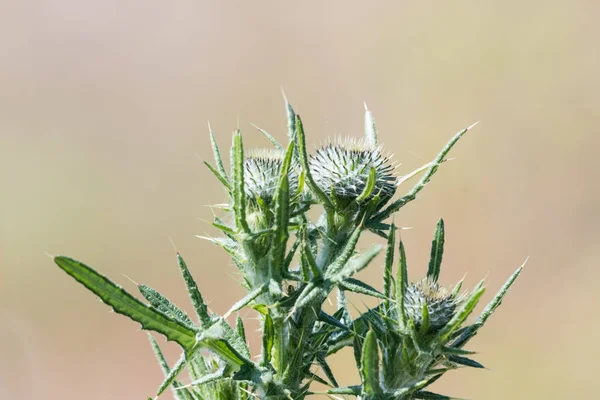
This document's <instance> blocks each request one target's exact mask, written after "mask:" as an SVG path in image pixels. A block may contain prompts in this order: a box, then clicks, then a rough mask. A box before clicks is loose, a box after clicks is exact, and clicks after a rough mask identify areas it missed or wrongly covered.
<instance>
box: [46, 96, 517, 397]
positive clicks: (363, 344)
mask: <svg viewBox="0 0 600 400" xmlns="http://www.w3.org/2000/svg"><path fill="white" fill-rule="evenodd" d="M286 111H287V117H288V144H287V145H285V146H284V145H282V144H280V143H278V142H277V141H276V140H275V139H274V137H273V136H272V135H270V134H269V133H268V132H266V131H264V130H262V129H259V130H260V131H261V132H262V133H263V134H264V135H265V137H266V138H267V139H268V140H269V141H270V142H271V144H272V145H273V147H274V149H271V150H262V151H253V152H249V154H250V155H247V154H246V153H247V152H246V150H245V148H244V145H243V140H242V135H241V133H240V132H239V131H236V132H234V134H233V140H232V146H231V150H230V160H229V161H230V167H229V169H228V170H227V169H226V168H225V163H224V160H223V158H222V156H221V151H220V149H219V147H218V145H217V141H216V139H215V136H214V135H213V133H212V131H211V132H210V139H211V144H212V148H213V153H214V164H210V163H206V165H207V166H208V168H209V169H210V170H211V171H212V173H213V174H214V175H215V176H216V178H217V179H218V180H219V181H220V182H221V183H222V185H223V187H224V189H225V192H226V193H227V196H228V204H227V207H225V211H224V213H225V215H223V216H221V217H222V219H221V218H218V217H215V220H214V223H213V225H214V226H215V227H216V228H217V229H218V230H219V231H220V235H219V236H217V237H212V238H209V240H210V241H211V242H212V243H214V244H215V245H217V246H219V247H221V248H223V249H224V250H225V251H226V252H227V253H228V254H229V255H230V256H231V259H232V260H233V262H234V264H235V266H236V267H237V268H238V269H239V271H240V273H241V276H242V279H241V280H240V282H241V284H242V285H243V286H244V288H245V289H246V291H247V294H246V295H245V296H244V297H243V298H242V299H239V300H238V301H237V302H235V303H234V304H233V305H232V306H231V308H230V309H229V310H228V311H227V312H226V313H225V314H223V315H218V314H214V313H212V312H210V311H209V309H208V307H207V305H206V303H205V302H204V300H203V298H202V295H201V292H200V290H199V288H198V285H197V283H196V281H195V280H194V278H193V277H192V274H191V272H190V270H189V268H188V266H187V265H186V263H185V262H184V260H183V258H182V257H181V256H180V255H179V254H177V263H178V266H179V270H180V273H181V274H182V276H183V279H184V282H185V284H186V288H187V292H188V294H189V297H190V301H191V303H192V305H193V308H194V311H195V315H188V314H186V312H184V311H183V310H182V309H180V308H179V307H177V306H176V305H175V304H173V303H172V302H171V301H170V300H169V299H168V298H167V297H165V296H164V295H163V294H161V293H159V292H158V291H156V290H155V289H153V288H150V287H148V286H145V285H138V290H139V292H140V294H141V296H142V297H143V299H144V300H145V301H142V300H140V299H138V298H137V297H135V296H133V295H131V294H130V293H128V292H127V291H125V290H124V289H123V288H121V287H120V286H118V285H116V284H115V283H113V282H112V281H111V280H109V279H108V278H107V277H104V276H103V275H101V274H100V273H98V272H97V271H95V270H94V269H92V268H90V267H89V266H87V265H85V264H83V263H81V262H79V261H76V260H74V259H71V258H68V257H63V256H59V257H56V258H55V262H56V264H57V265H58V266H59V267H60V268H62V269H63V270H64V271H65V272H67V273H68V274H69V275H71V276H72V277H73V278H75V279H76V280H77V281H79V282H80V283H82V284H83V285H84V286H85V287H86V288H88V289H89V290H90V291H92V292H93V293H95V294H96V295H97V296H99V297H100V298H101V299H102V300H103V301H104V302H105V303H106V304H108V305H109V306H111V307H112V308H113V310H114V311H116V312H117V313H120V314H123V315H125V316H127V317H129V318H131V319H132V320H134V321H136V322H138V323H140V324H141V326H142V329H145V330H148V331H153V332H155V333H158V334H161V335H163V336H164V337H166V339H167V340H171V341H174V342H176V343H177V344H178V345H179V346H180V347H181V349H182V353H181V356H180V358H179V360H178V361H177V362H175V363H174V364H173V365H170V364H169V363H168V362H167V360H166V359H165V357H164V356H163V353H162V351H161V349H160V347H159V345H158V343H157V342H156V340H155V339H154V337H153V336H152V335H149V338H150V343H151V346H152V349H153V351H154V353H155V354H156V357H157V360H158V363H159V366H160V368H161V369H162V371H163V373H164V374H165V380H164V382H163V383H162V384H161V385H160V386H159V387H158V390H157V392H156V395H155V396H156V397H158V396H160V395H161V394H162V393H163V392H164V391H165V390H167V389H168V388H171V390H172V391H173V393H174V396H175V397H176V398H177V399H178V400H213V399H222V400H225V399H227V400H229V399H231V400H238V399H240V400H242V399H250V398H260V399H270V400H275V399H294V400H301V399H304V398H306V397H308V396H310V395H311V394H314V393H316V392H315V390H314V389H313V384H314V383H315V382H318V383H321V384H324V385H326V386H328V387H329V389H328V390H327V393H328V394H330V395H348V396H356V397H358V398H360V399H364V400H366V399H370V400H387V399H390V400H391V399H445V398H449V397H446V396H442V395H439V394H435V393H432V392H430V391H428V389H427V388H428V386H429V385H431V384H432V383H433V382H435V381H436V380H437V379H439V378H440V377H441V376H442V375H443V374H444V373H445V372H447V371H449V370H452V369H456V368H459V367H465V366H467V367H475V368H481V367H482V366H481V364H479V363H478V362H477V361H475V360H473V359H472V357H471V355H472V354H473V353H472V352H471V351H468V350H465V349H464V346H465V345H466V344H467V343H468V341H469V340H470V339H471V338H472V337H473V336H474V335H475V334H477V332H478V331H479V329H480V328H481V327H482V326H483V324H484V323H485V322H486V320H487V318H488V317H489V316H490V315H491V313H492V312H493V311H494V310H495V309H496V308H497V307H498V306H499V305H500V302H501V301H502V299H503V297H504V295H505V294H506V292H507V290H508V288H509V287H510V286H511V285H512V283H513V282H514V280H515V279H516V277H517V276H518V274H519V273H520V271H521V268H519V269H518V270H517V271H516V272H515V273H514V274H513V276H512V277H511V278H510V279H509V281H508V282H507V283H506V284H505V286H504V287H503V288H502V289H501V291H500V292H499V293H498V294H497V295H496V296H495V297H494V298H493V300H492V301H491V302H490V303H489V304H488V306H487V307H486V308H485V309H484V311H483V313H482V314H481V315H480V316H479V317H478V318H477V319H476V320H475V321H474V322H472V323H470V324H469V323H467V319H468V317H469V316H470V314H471V313H472V312H473V310H474V308H475V306H476V305H477V304H478V302H479V300H480V298H481V296H482V295H483V293H484V291H485V288H484V286H483V283H482V282H481V283H480V284H478V285H477V286H476V287H475V288H474V289H473V290H472V291H471V292H470V293H467V292H463V291H462V288H461V283H460V282H459V283H458V284H457V285H456V286H454V287H453V288H448V289H447V288H444V287H443V286H442V285H441V283H440V282H439V278H440V270H441V262H442V256H443V248H444V240H445V239H444V238H445V232H444V224H443V221H441V220H440V222H439V223H438V226H437V228H436V231H435V234H434V239H433V242H432V248H431V259H430V263H429V268H428V272H427V276H426V277H425V278H422V279H415V280H413V281H411V280H410V278H409V275H408V267H407V259H406V254H405V250H404V245H403V243H402V242H401V241H397V240H396V227H395V226H394V224H393V223H390V222H389V220H390V217H391V216H392V215H393V214H394V213H396V212H398V210H400V209H401V208H402V207H403V206H404V205H406V204H407V203H409V202H410V201H412V200H414V199H415V198H416V196H417V194H418V193H419V192H420V191H421V190H422V189H423V188H424V187H425V185H426V184H427V183H428V182H429V181H430V180H431V178H432V177H433V175H434V174H435V172H436V171H437V169H438V168H439V166H440V165H441V164H442V163H443V162H444V161H445V158H446V155H447V154H448V152H449V151H450V150H451V148H452V147H453V146H454V144H456V142H457V141H458V140H459V139H460V138H461V137H462V136H463V135H464V134H465V133H466V132H467V131H468V129H464V130H462V131H460V132H459V133H458V134H457V135H455V136H454V137H453V138H452V139H451V140H450V142H449V143H448V144H447V145H446V146H445V147H444V148H443V149H442V151H441V152H440V153H439V154H438V156H437V157H436V158H435V159H434V160H433V161H432V162H431V163H429V164H427V165H425V166H424V167H423V168H421V169H419V170H417V171H415V172H414V173H411V174H409V175H407V176H405V177H400V178H399V179H398V178H397V177H396V176H395V175H394V173H393V172H394V167H393V163H392V162H391V161H390V159H389V157H387V156H385V155H384V153H383V150H382V148H381V147H380V146H379V145H378V142H377V130H376V128H375V123H374V120H373V116H372V114H371V112H370V111H369V110H366V113H365V137H364V138H363V139H360V140H343V139H340V140H338V141H337V142H333V143H330V144H327V145H325V146H323V147H322V148H320V149H318V150H317V151H316V152H315V154H314V155H309V154H308V151H307V145H306V136H305V133H304V127H303V123H302V120H301V119H300V116H298V115H296V114H295V112H294V110H293V109H292V107H291V106H290V105H289V103H287V100H286ZM418 173H421V178H420V179H419V180H418V182H417V183H416V184H415V185H414V186H413V187H412V188H411V189H410V190H409V191H408V192H407V193H406V194H405V195H404V196H402V197H400V198H399V199H397V200H395V201H392V198H393V196H394V195H395V192H396V188H397V186H398V184H399V183H400V182H404V181H406V180H407V179H408V178H409V177H412V176H416V175H417V174H418ZM313 208H318V209H319V210H321V211H322V215H321V217H320V218H319V219H317V220H316V221H312V220H311V219H310V218H309V216H308V214H307V212H308V211H309V210H311V209H313ZM369 232H371V233H374V234H376V235H379V236H381V237H383V238H385V239H386V246H385V260H384V276H383V289H382V290H378V289H376V288H373V287H371V286H370V285H368V284H366V283H365V282H362V281H360V280H358V279H357V278H355V277H354V275H355V274H356V273H357V272H359V271H361V270H362V269H364V268H366V267H368V266H369V265H370V264H372V262H373V260H374V259H375V257H376V256H377V255H378V254H379V253H380V252H381V250H382V249H383V247H382V246H380V245H373V246H371V247H368V248H366V249H359V248H358V247H357V243H358V241H359V239H360V237H361V236H363V235H364V234H367V233H369ZM395 258H397V267H396V268H395V270H396V271H395V272H394V259H395ZM347 292H354V293H359V294H361V295H365V296H371V297H375V298H378V299H379V301H380V303H379V305H377V306H376V307H374V308H372V309H368V310H366V311H365V312H364V313H362V314H361V315H359V316H358V317H357V318H355V319H352V317H351V315H350V312H349V305H348V301H347V300H346V295H345V294H346V293H347ZM332 293H334V294H335V295H336V296H337V304H338V308H337V311H336V312H335V313H333V314H328V313H326V312H325V311H324V310H323V304H324V303H325V301H326V300H327V299H328V298H329V297H330V295H332ZM242 308H252V309H253V310H255V312H256V313H257V315H258V316H259V319H260V321H261V337H262V349H261V353H260V354H259V355H258V356H253V355H252V354H251V353H250V349H249V347H248V341H247V338H246V333H245V327H244V321H243V320H242V319H241V318H240V317H237V318H236V319H235V324H233V326H232V325H230V322H229V320H230V318H229V317H230V316H232V315H234V314H236V313H237V312H238V311H239V310H241V309H242ZM347 347H349V348H351V349H352V351H353V352H354V356H355V360H356V366H357V369H358V371H359V372H360V378H361V379H360V382H357V384H356V385H354V386H348V387H340V386H339V385H338V381H337V378H336V374H335V371H334V369H333V368H332V367H331V366H330V365H329V362H328V360H329V357H330V356H331V355H332V354H334V353H336V352H337V351H339V350H341V349H344V348H347ZM183 371H186V372H187V375H188V377H187V378H184V376H183V375H182V372H183Z"/></svg>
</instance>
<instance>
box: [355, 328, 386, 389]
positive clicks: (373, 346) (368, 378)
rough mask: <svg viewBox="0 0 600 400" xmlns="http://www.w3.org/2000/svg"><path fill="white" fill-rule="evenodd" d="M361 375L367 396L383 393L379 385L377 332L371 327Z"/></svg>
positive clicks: (364, 346)
mask: <svg viewBox="0 0 600 400" xmlns="http://www.w3.org/2000/svg"><path fill="white" fill-rule="evenodd" d="M360 363H361V368H360V376H361V380H362V385H363V392H364V393H365V394H366V395H367V396H369V397H370V396H378V395H380V394H381V393H382V389H381V386H380V385H379V348H378V346H377V337H376V336H375V332H374V331H373V330H372V329H370V330H369V332H367V336H366V337H365V341H364V343H363V348H362V355H361V362H360Z"/></svg>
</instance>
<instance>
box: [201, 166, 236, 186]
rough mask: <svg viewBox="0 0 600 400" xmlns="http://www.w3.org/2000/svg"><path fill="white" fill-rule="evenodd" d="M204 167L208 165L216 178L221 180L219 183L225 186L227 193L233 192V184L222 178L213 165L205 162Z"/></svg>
mask: <svg viewBox="0 0 600 400" xmlns="http://www.w3.org/2000/svg"><path fill="white" fill-rule="evenodd" d="M203 162H204V165H206V167H207V168H208V169H209V170H210V172H212V173H213V175H214V176H216V177H217V179H218V180H219V182H221V184H223V186H225V189H227V191H230V190H231V184H230V183H229V180H228V179H227V178H225V177H224V176H222V175H221V174H220V173H219V171H217V170H216V169H215V167H213V166H212V165H210V163H208V162H206V161H203Z"/></svg>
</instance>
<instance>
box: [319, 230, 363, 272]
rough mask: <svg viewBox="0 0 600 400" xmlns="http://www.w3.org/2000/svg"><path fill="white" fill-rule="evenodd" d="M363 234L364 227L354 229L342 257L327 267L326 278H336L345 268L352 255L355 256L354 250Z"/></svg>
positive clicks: (341, 254)
mask: <svg viewBox="0 0 600 400" xmlns="http://www.w3.org/2000/svg"><path fill="white" fill-rule="evenodd" d="M361 232H362V226H360V225H359V226H357V227H356V228H355V229H354V231H353V232H352V234H351V235H350V237H349V238H348V241H347V242H346V245H345V246H344V249H343V250H342V252H341V253H340V255H339V256H337V258H336V259H335V260H334V261H333V262H332V263H331V264H330V265H329V266H328V267H327V271H326V275H325V276H326V277H332V276H335V275H337V274H338V273H339V272H340V271H341V270H342V268H344V266H345V265H346V263H347V262H348V260H350V257H352V254H354V249H355V248H356V244H357V243H358V239H359V238H360V234H361Z"/></svg>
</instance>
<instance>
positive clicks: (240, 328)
mask: <svg viewBox="0 0 600 400" xmlns="http://www.w3.org/2000/svg"><path fill="white" fill-rule="evenodd" d="M235 331H236V333H237V335H238V336H239V338H240V339H241V340H243V341H244V342H245V341H246V328H244V320H242V317H240V316H239V315H238V316H237V318H236V319H235Z"/></svg>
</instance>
